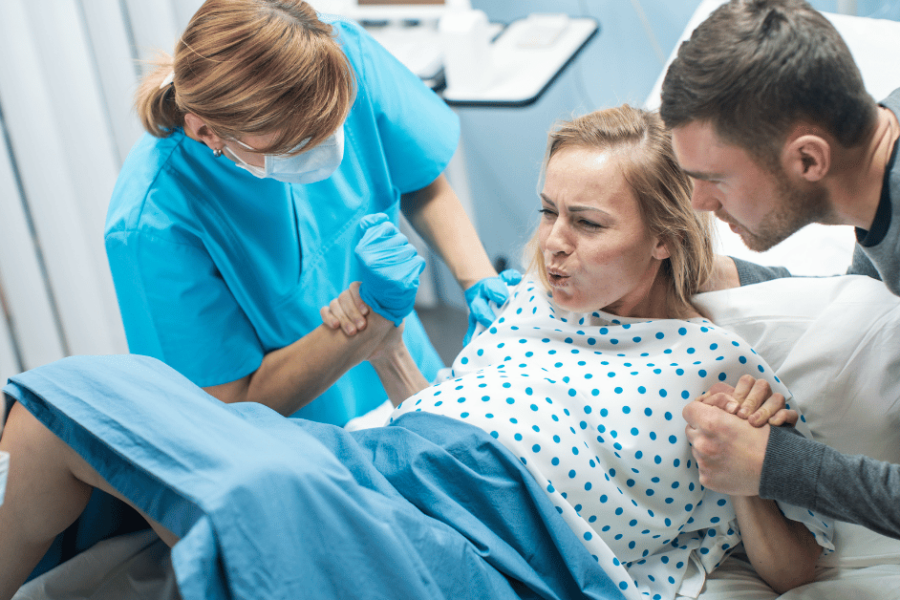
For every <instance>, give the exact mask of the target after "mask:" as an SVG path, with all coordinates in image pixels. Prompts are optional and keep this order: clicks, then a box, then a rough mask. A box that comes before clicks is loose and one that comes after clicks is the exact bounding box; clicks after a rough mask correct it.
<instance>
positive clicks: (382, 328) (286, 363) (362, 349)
mask: <svg viewBox="0 0 900 600" xmlns="http://www.w3.org/2000/svg"><path fill="white" fill-rule="evenodd" d="M397 329H399V328H398V327H395V326H394V324H393V323H392V322H390V321H388V320H387V319H385V318H384V317H382V316H380V315H378V314H377V313H374V312H373V313H371V314H370V315H369V316H368V324H367V326H366V328H365V329H364V330H362V331H360V332H359V333H357V334H356V335H354V336H353V337H349V336H347V335H345V334H344V332H343V331H342V330H340V329H337V330H335V329H331V328H329V327H327V326H325V325H320V326H318V327H317V328H315V329H314V330H312V331H311V332H310V333H308V334H307V335H305V336H303V337H302V338H300V339H299V340H297V341H296V342H294V343H293V344H291V345H290V346H285V347H284V348H280V349H278V350H274V351H272V352H269V353H268V354H266V355H265V357H263V361H262V364H261V365H260V366H259V368H258V369H257V370H256V371H254V372H253V373H251V374H250V375H247V376H246V377H243V378H241V379H238V380H235V381H232V382H229V383H223V384H220V385H214V386H210V387H206V388H204V389H205V390H206V391H207V392H208V393H209V394H211V395H212V396H215V397H216V398H218V399H219V400H221V401H222V402H226V403H232V402H258V403H260V404H265V405H266V406H268V407H270V408H272V409H274V410H276V411H278V412H279V413H281V414H283V415H285V416H288V415H291V414H293V413H295V412H296V411H297V410H299V409H300V408H302V407H304V406H306V405H307V404H309V403H310V402H312V401H313V400H315V399H316V398H317V397H318V396H319V395H321V394H322V392H324V391H325V390H327V389H328V388H329V387H331V385H332V384H334V382H336V381H337V380H338V379H340V377H341V376H342V375H343V374H344V373H346V372H347V371H348V370H350V369H351V368H352V367H355V366H356V365H358V364H359V363H360V362H362V361H364V360H367V359H368V358H369V357H370V356H373V355H374V356H379V354H378V350H379V348H381V347H382V344H383V343H384V341H385V338H386V337H388V336H389V335H391V334H396V331H395V330H397Z"/></svg>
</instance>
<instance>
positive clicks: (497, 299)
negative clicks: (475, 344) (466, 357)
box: [463, 269, 522, 346]
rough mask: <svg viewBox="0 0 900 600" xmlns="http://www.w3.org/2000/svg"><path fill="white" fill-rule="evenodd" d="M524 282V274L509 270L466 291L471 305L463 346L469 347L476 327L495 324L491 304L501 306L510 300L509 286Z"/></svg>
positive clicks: (467, 300)
mask: <svg viewBox="0 0 900 600" xmlns="http://www.w3.org/2000/svg"><path fill="white" fill-rule="evenodd" d="M520 281H522V274H521V273H519V272H518V271H516V270H515V269H507V270H505V271H503V272H502V273H500V275H499V276H497V277H485V278H484V279H482V280H481V281H479V282H478V283H476V284H475V285H473V286H472V287H470V288H469V289H467V290H466V304H468V305H469V329H468V331H466V337H464V338H463V346H468V345H469V342H471V341H472V335H473V334H474V333H475V327H476V326H477V325H478V323H481V324H482V325H484V326H485V327H488V326H489V325H490V324H491V323H493V322H494V319H495V318H496V315H495V314H494V309H492V308H491V305H490V304H488V303H489V302H493V303H494V304H496V305H497V306H501V305H503V304H505V303H506V301H507V300H508V299H509V290H508V289H507V288H506V286H507V285H516V284H518V283H519V282H520Z"/></svg>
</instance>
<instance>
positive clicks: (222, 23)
mask: <svg viewBox="0 0 900 600" xmlns="http://www.w3.org/2000/svg"><path fill="white" fill-rule="evenodd" d="M155 65H156V68H155V69H154V70H153V71H152V72H150V73H149V74H147V75H146V76H145V77H144V79H143V81H142V82H141V85H140V88H139V89H138V91H137V94H136V98H135V105H136V107H137V112H138V115H139V116H140V118H141V122H142V123H143V125H144V128H145V129H146V130H147V131H149V132H150V133H151V134H153V135H155V136H157V137H166V136H168V135H169V134H170V133H171V132H172V130H173V129H174V128H176V127H182V126H183V125H184V115H185V113H187V112H191V113H194V114H196V115H197V116H198V117H200V118H201V119H202V120H203V122H204V123H205V124H206V125H207V126H208V127H209V129H210V130H211V131H212V132H213V133H215V134H216V135H218V136H219V137H221V138H224V139H234V138H238V137H240V136H241V135H243V134H251V135H254V134H255V135H259V134H275V137H274V139H273V141H272V143H271V144H270V145H269V146H268V147H266V148H257V150H259V151H261V152H264V153H266V154H284V153H287V152H290V151H291V150H293V149H295V148H296V147H297V146H298V145H299V144H300V143H301V142H303V141H304V140H307V139H309V141H308V142H307V144H308V147H310V148H311V147H313V146H315V145H316V144H318V143H319V142H321V141H323V140H324V139H325V138H327V137H328V136H329V135H331V134H332V133H333V132H334V131H335V130H336V129H337V128H338V126H339V125H340V124H341V123H343V121H344V120H345V119H346V117H347V113H348V112H349V111H350V105H351V104H352V100H353V95H354V76H353V71H352V68H351V66H350V64H349V62H348V61H347V57H346V56H345V55H344V53H343V52H342V51H341V48H340V47H339V45H338V43H337V42H336V41H335V39H334V34H333V32H332V27H331V26H330V25H328V24H326V23H323V22H321V21H319V19H318V17H317V16H316V12H315V10H313V8H312V7H311V6H310V5H309V4H307V3H306V2H302V1H300V0H207V1H206V2H204V3H203V6H201V7H200V9H199V10H198V11H197V13H196V14H195V15H194V16H193V18H192V19H191V21H190V23H189V24H188V26H187V29H186V30H185V32H184V34H183V35H182V36H181V39H180V40H179V41H178V43H177V45H176V47H175V56H174V58H173V57H170V56H168V55H162V56H161V58H160V59H158V60H157V61H155ZM173 70H174V79H173V84H172V85H164V86H162V88H160V84H162V83H163V81H165V78H166V77H167V76H168V75H169V74H172V73H173Z"/></svg>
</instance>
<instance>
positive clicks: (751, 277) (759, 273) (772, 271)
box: [729, 256, 793, 286]
mask: <svg viewBox="0 0 900 600" xmlns="http://www.w3.org/2000/svg"><path fill="white" fill-rule="evenodd" d="M729 258H731V260H733V261H734V266H735V267H737V272H738V277H739V278H740V280H741V285H742V286H745V285H751V284H754V283H762V282H763V281H771V280H772V279H783V278H785V277H793V275H791V272H790V271H788V270H787V269H786V268H785V267H764V266H762V265H758V264H756V263H752V262H749V261H746V260H741V259H739V258H735V257H733V256H731V257H729Z"/></svg>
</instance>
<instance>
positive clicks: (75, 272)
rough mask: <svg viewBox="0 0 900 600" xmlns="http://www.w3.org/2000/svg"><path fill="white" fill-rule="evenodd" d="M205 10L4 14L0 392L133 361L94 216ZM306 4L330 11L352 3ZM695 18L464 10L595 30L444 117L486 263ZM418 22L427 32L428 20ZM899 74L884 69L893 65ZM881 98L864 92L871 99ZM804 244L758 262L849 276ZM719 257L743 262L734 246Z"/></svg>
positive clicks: (19, 8)
mask: <svg viewBox="0 0 900 600" xmlns="http://www.w3.org/2000/svg"><path fill="white" fill-rule="evenodd" d="M200 4H201V0H52V1H50V2H33V1H31V0H4V1H3V2H2V3H0V305H2V308H3V313H2V316H3V318H0V381H6V378H7V377H9V376H10V375H12V374H14V373H17V372H19V371H21V370H25V369H29V368H32V367H36V366H39V365H42V364H46V363H48V362H51V361H53V360H56V359H58V358H61V357H63V356H66V355H70V354H108V353H121V352H126V351H127V345H126V342H125V335H124V332H123V329H122V325H121V322H120V318H119V310H118V307H117V303H116V298H115V293H114V290H113V286H112V281H111V278H110V274H109V270H108V266H107V261H106V256H105V253H104V247H103V224H104V218H105V213H106V207H107V203H108V201H109V198H110V194H111V191H112V188H113V185H114V182H115V179H116V175H117V173H118V170H119V167H120V165H121V164H122V161H123V160H124V158H125V156H126V155H127V153H128V151H129V149H130V147H131V145H132V144H133V143H134V142H135V140H136V139H137V138H138V137H139V136H140V135H141V128H140V124H139V122H138V119H137V117H136V115H135V113H134V111H133V109H132V107H131V99H132V94H133V91H134V88H135V84H136V81H137V78H138V76H139V74H140V73H141V71H142V65H141V63H140V61H141V60H146V59H148V58H150V57H152V55H153V53H154V51H155V50H156V49H162V50H165V51H167V52H171V50H172V48H173V46H174V42H175V40H176V37H177V35H178V33H179V32H180V31H181V30H182V29H183V28H184V26H185V25H186V23H187V22H188V20H189V18H190V16H191V15H192V14H193V12H194V11H195V10H196V8H197V7H198V6H199V5H200ZM312 4H313V6H314V7H316V8H317V9H320V10H324V9H326V8H327V9H332V8H335V7H336V8H337V9H338V10H341V9H343V8H346V6H347V5H348V4H353V2H352V0H319V1H318V2H317V1H316V0H313V2H312ZM703 4H709V2H707V1H704V2H701V1H700V0H677V1H671V0H471V8H473V9H477V10H480V11H483V12H484V13H485V15H486V16H487V19H488V20H489V22H490V23H491V24H492V25H493V27H494V30H493V31H495V32H497V31H502V28H503V26H506V25H509V24H511V23H516V22H520V21H522V20H524V19H527V18H528V17H529V15H534V14H547V13H553V14H556V13H560V14H565V15H567V16H568V17H569V18H573V19H574V18H588V19H592V20H594V21H596V24H597V32H596V33H595V34H594V35H593V36H591V37H590V38H589V39H588V40H587V41H586V42H585V43H584V44H583V46H581V47H579V48H577V49H576V50H575V51H572V52H571V53H570V54H571V56H568V57H567V59H566V60H565V61H563V63H562V66H561V68H559V69H558V72H556V73H554V75H553V77H551V78H550V80H549V83H548V84H547V85H546V86H544V88H543V89H542V91H541V93H540V94H538V95H537V97H535V98H531V99H529V100H528V101H527V102H519V103H518V104H517V105H509V104H504V103H495V104H491V103H486V104H478V103H477V102H476V103H465V102H463V103H457V105H455V106H454V109H455V110H456V111H457V113H458V114H459V117H460V120H461V124H462V133H461V140H460V147H459V151H458V152H457V156H456V157H455V158H454V161H453V163H452V164H451V166H450V169H449V171H448V175H449V178H450V180H451V183H452V184H453V185H454V188H455V189H456V190H457V192H458V194H459V196H460V198H461V200H462V201H463V203H464V205H465V206H466V208H467V210H468V211H469V213H470V216H471V218H472V220H473V221H474V222H475V225H476V228H477V229H478V231H479V233H480V235H481V239H482V240H483V243H484V244H485V246H486V249H487V251H488V254H489V256H490V257H491V259H492V260H493V261H495V263H496V265H497V266H498V267H503V266H509V267H514V268H520V269H521V268H522V266H523V265H522V264H521V260H520V249H521V246H522V244H523V242H524V241H525V239H526V237H527V236H528V234H529V232H530V231H531V230H532V227H533V225H534V224H535V223H536V218H537V211H536V210H535V208H536V189H537V176H538V172H539V167H540V163H541V159H542V156H543V152H544V144H545V139H546V132H547V129H548V127H549V126H550V125H551V124H552V123H553V121H554V120H556V119H564V118H570V117H572V116H573V115H575V114H581V113H584V112H587V111H589V110H592V109H595V108H599V107H606V106H612V105H616V104H619V103H622V102H628V103H631V104H634V105H639V106H640V105H645V104H647V103H648V102H649V103H650V104H652V97H653V94H654V93H658V87H657V86H658V81H659V78H660V76H661V74H662V73H663V69H664V66H665V64H666V61H667V60H668V59H669V56H670V55H671V53H672V52H673V50H674V49H675V47H676V43H677V42H678V40H679V38H680V37H681V36H683V35H685V33H686V27H687V25H688V24H689V22H690V21H691V19H692V16H694V15H695V12H698V10H699V8H702V6H701V5H703ZM713 4H716V2H713ZM812 4H813V5H814V6H815V7H816V8H817V9H819V10H822V11H826V12H829V13H838V14H850V15H856V16H859V17H870V18H876V19H883V20H886V21H887V22H890V23H891V25H894V24H897V21H900V2H896V1H888V0H858V1H841V0H813V2H812ZM411 16H412V17H415V15H414V14H413V15H411ZM376 17H377V15H376ZM388 25H389V26H391V27H402V26H409V25H410V23H409V22H408V21H400V22H397V21H390V22H389V23H388ZM419 25H420V26H422V25H429V21H428V19H426V20H425V21H423V22H421V23H419ZM897 25H898V27H900V24H897ZM380 26H381V27H382V28H383V27H384V25H383V23H381V24H380ZM382 30H383V29H382ZM892 31H894V32H896V31H898V30H897V29H894V30H892ZM432 34H433V36H434V37H435V38H436V37H437V35H438V34H437V33H436V31H433V32H432ZM500 35H502V33H501V34H500ZM563 35H565V32H564V33H563ZM895 39H900V35H896V38H895ZM893 63H895V65H894V66H893V67H892V68H893V69H895V73H896V72H897V71H896V69H897V68H898V67H897V66H896V64H897V63H900V61H896V60H894V61H893ZM886 79H888V80H889V82H890V81H891V80H892V82H893V85H892V86H890V87H887V88H886V89H888V90H889V89H891V88H892V87H893V86H896V85H897V84H900V75H898V76H896V77H888V78H886ZM884 90H885V88H884V87H883V86H882V87H881V88H879V90H877V91H876V90H874V89H873V90H870V91H871V92H872V93H873V95H875V96H876V98H880V97H881V96H879V93H881V94H884V93H886V92H885V91H884ZM804 235H805V236H806V237H803V236H800V237H797V238H796V239H794V238H792V240H790V241H789V242H786V243H785V244H783V247H780V248H779V249H777V250H776V252H775V253H774V254H770V255H769V256H765V257H761V258H760V257H756V259H757V260H762V261H764V262H768V263H769V264H776V263H777V264H787V265H788V266H791V267H792V268H793V269H794V270H795V271H797V272H802V273H807V274H831V273H838V272H841V271H843V270H844V268H845V266H846V265H847V264H848V263H849V255H850V248H851V246H852V241H853V240H852V232H850V231H847V230H845V229H840V230H839V231H837V230H835V228H828V230H827V231H826V233H824V234H820V233H816V232H815V231H811V232H804ZM721 243H723V244H726V245H725V246H723V248H725V249H727V251H728V252H731V253H733V254H737V255H742V256H744V255H743V254H741V253H742V252H745V251H744V250H743V249H742V248H741V246H740V244H737V243H735V242H734V240H730V241H729V240H727V239H725V240H723V241H722V242H721ZM727 244H730V245H727ZM751 258H753V257H751ZM428 260H429V268H428V270H427V271H426V273H425V275H424V276H423V278H422V286H421V290H420V293H419V297H418V306H419V308H420V311H421V313H422V315H423V321H425V323H426V326H427V327H428V328H429V329H430V330H431V331H432V339H433V340H435V341H436V343H438V344H439V345H440V347H439V351H440V352H441V354H442V356H443V357H444V359H445V361H449V360H451V359H452V357H453V356H454V355H455V354H456V352H457V351H458V350H459V349H460V347H461V340H462V337H463V334H464V329H465V312H464V303H463V299H462V295H461V293H460V292H459V290H458V289H457V288H456V286H455V284H454V283H453V281H452V278H451V277H450V276H449V273H448V272H447V271H446V268H445V267H443V266H442V265H440V264H439V263H438V262H437V261H436V259H434V258H433V257H430V256H429V257H428Z"/></svg>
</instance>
